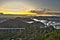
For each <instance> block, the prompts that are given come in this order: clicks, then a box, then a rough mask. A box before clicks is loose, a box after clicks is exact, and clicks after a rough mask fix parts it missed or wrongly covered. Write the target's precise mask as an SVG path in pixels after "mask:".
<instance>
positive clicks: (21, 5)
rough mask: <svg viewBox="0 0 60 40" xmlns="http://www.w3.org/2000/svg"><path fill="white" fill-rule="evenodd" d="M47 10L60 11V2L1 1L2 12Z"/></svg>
mask: <svg viewBox="0 0 60 40" xmlns="http://www.w3.org/2000/svg"><path fill="white" fill-rule="evenodd" d="M37 8H38V9H39V8H46V9H51V10H53V11H60V0H0V11H1V10H4V11H5V9H6V10H10V11H23V10H32V9H37Z"/></svg>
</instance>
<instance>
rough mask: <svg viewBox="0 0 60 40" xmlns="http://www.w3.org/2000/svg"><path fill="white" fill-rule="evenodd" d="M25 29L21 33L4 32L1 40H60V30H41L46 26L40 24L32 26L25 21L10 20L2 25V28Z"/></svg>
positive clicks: (1, 33)
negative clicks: (20, 39)
mask: <svg viewBox="0 0 60 40" xmlns="http://www.w3.org/2000/svg"><path fill="white" fill-rule="evenodd" d="M21 26H22V27H24V28H25V30H22V31H21V32H19V31H17V32H5V31H4V32H3V31H0V40H11V39H15V40H18V39H19V38H22V40H60V30H59V29H54V28H53V27H51V28H50V27H47V28H40V26H42V27H43V26H44V24H42V23H39V22H34V23H32V24H27V23H25V22H23V19H21V18H17V19H15V20H8V21H6V22H3V23H1V24H0V27H21Z"/></svg>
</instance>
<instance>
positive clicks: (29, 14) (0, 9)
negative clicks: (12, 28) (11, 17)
mask: <svg viewBox="0 0 60 40" xmlns="http://www.w3.org/2000/svg"><path fill="white" fill-rule="evenodd" d="M0 12H2V13H3V14H16V15H27V16H55V14H46V13H42V14H37V13H32V12H29V11H28V10H27V11H26V10H23V11H10V10H9V9H3V8H0Z"/></svg>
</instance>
